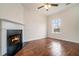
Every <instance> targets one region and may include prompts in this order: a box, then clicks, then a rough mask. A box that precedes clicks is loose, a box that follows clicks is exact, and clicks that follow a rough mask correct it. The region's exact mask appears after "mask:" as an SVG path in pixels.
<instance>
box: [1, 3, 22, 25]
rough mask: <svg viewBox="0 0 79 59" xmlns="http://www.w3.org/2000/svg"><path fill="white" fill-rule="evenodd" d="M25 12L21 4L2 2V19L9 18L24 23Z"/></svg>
mask: <svg viewBox="0 0 79 59" xmlns="http://www.w3.org/2000/svg"><path fill="white" fill-rule="evenodd" d="M23 12H24V9H23V6H22V5H21V4H12V3H11V4H9V3H4V4H3V3H2V4H0V19H1V18H2V19H7V20H10V21H14V22H18V23H22V24H24V20H23Z"/></svg>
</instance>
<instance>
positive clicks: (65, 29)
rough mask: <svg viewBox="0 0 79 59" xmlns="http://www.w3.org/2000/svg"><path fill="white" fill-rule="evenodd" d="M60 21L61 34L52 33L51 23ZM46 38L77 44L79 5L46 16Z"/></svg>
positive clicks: (78, 35)
mask: <svg viewBox="0 0 79 59" xmlns="http://www.w3.org/2000/svg"><path fill="white" fill-rule="evenodd" d="M56 18H60V19H62V22H61V23H62V24H61V31H62V32H61V33H59V34H56V33H52V32H51V31H52V27H51V21H52V20H53V19H56ZM48 37H52V38H57V39H62V40H67V41H73V42H78V43H79V5H74V6H72V7H70V8H67V9H66V10H64V11H62V12H59V13H56V14H54V15H50V16H48Z"/></svg>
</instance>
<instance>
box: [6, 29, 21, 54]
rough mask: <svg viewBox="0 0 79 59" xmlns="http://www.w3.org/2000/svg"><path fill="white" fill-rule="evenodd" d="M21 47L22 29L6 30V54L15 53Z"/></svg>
mask: <svg viewBox="0 0 79 59" xmlns="http://www.w3.org/2000/svg"><path fill="white" fill-rule="evenodd" d="M21 48H22V30H19V29H18V30H7V55H8V56H13V55H15V54H16V53H17V52H18V51H19V50H20V49H21Z"/></svg>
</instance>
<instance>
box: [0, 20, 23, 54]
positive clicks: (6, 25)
mask: <svg viewBox="0 0 79 59" xmlns="http://www.w3.org/2000/svg"><path fill="white" fill-rule="evenodd" d="M10 29H22V30H23V40H24V24H21V23H18V22H14V21H9V20H6V19H0V55H4V54H5V53H7V30H10Z"/></svg>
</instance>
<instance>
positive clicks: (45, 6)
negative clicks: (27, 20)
mask: <svg viewBox="0 0 79 59" xmlns="http://www.w3.org/2000/svg"><path fill="white" fill-rule="evenodd" d="M69 4H70V3H66V4H65V5H69ZM52 6H54V7H57V6H59V4H51V3H45V4H44V5H42V6H40V7H38V8H37V9H41V8H45V9H46V11H48V9H49V8H51V7H52Z"/></svg>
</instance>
